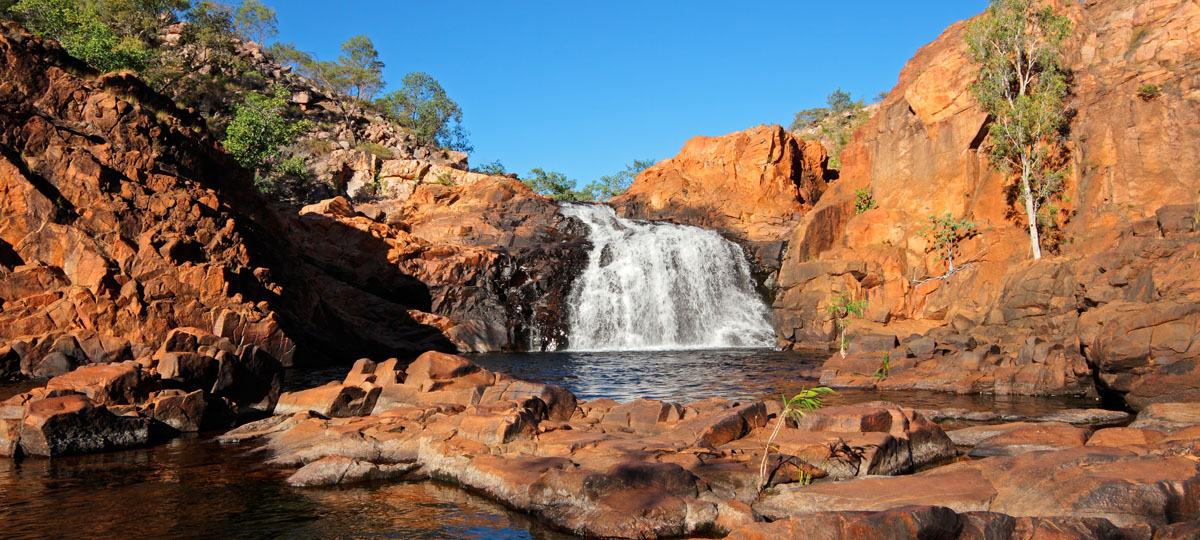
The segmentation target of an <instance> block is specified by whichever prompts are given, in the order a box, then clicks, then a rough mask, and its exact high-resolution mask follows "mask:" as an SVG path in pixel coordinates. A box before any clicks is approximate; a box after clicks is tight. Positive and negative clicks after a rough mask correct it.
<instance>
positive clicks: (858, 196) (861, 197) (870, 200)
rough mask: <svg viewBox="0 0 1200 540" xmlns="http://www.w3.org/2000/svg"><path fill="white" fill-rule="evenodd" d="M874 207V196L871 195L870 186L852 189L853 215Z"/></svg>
mask: <svg viewBox="0 0 1200 540" xmlns="http://www.w3.org/2000/svg"><path fill="white" fill-rule="evenodd" d="M875 207H876V204H875V198H874V197H872V196H871V190H870V188H865V187H862V188H858V189H856V190H854V214H855V215H858V214H861V213H863V212H866V211H867V210H870V209H872V208H875Z"/></svg>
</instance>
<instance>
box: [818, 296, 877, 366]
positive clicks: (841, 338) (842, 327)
mask: <svg viewBox="0 0 1200 540" xmlns="http://www.w3.org/2000/svg"><path fill="white" fill-rule="evenodd" d="M866 309H867V301H866V300H854V297H852V296H846V295H844V294H843V295H840V296H838V297H837V298H833V299H831V300H830V301H829V305H828V306H825V313H828V314H829V316H831V317H833V323H834V325H836V326H837V329H838V351H840V352H841V353H842V358H845V357H846V348H847V347H849V346H850V339H849V338H848V337H847V336H846V327H847V326H849V322H847V321H846V318H847V317H849V316H851V315H854V316H855V317H858V318H860V319H861V318H862V316H863V313H865V312H866Z"/></svg>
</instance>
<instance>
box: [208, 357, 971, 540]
mask: <svg viewBox="0 0 1200 540" xmlns="http://www.w3.org/2000/svg"><path fill="white" fill-rule="evenodd" d="M284 403H287V404H289V405H288V407H287V408H282V405H283V404H284ZM280 404H281V408H277V409H276V412H277V413H280V414H278V415H277V416H274V417H272V418H269V419H265V420H262V421H259V422H256V423H252V424H247V425H245V426H242V427H241V428H238V429H235V430H233V431H231V432H229V433H227V434H226V435H224V436H223V437H222V440H225V441H228V442H235V441H242V440H247V439H257V440H259V444H260V445H261V446H262V447H263V448H264V449H266V450H267V452H268V455H269V456H270V457H269V460H270V462H271V463H273V464H275V465H277V466H289V467H300V468H299V470H298V471H297V472H296V473H295V474H294V475H292V477H291V478H290V479H289V482H291V483H293V484H296V485H328V484H333V483H349V482H356V481H368V480H372V479H378V478H381V477H383V476H391V475H393V474H402V473H400V472H396V471H405V473H406V474H408V475H409V476H408V477H409V478H425V477H434V478H438V479H441V480H445V481H450V482H454V483H457V484H459V485H462V486H465V487H467V488H470V489H472V490H474V491H477V492H479V493H483V494H485V495H487V496H489V497H491V498H494V499H496V500H499V501H501V502H503V503H505V504H507V505H509V506H512V507H515V508H518V509H521V510H524V511H527V512H530V513H532V514H534V515H536V516H538V517H540V518H542V519H545V520H546V521H549V522H550V523H552V524H554V525H555V526H557V527H560V528H563V529H566V530H568V531H571V532H574V533H575V534H582V535H587V536H601V537H617V538H659V537H671V536H681V535H691V534H696V533H699V532H703V531H729V530H731V529H733V528H735V527H737V526H740V525H743V524H745V523H748V522H752V521H754V520H756V519H757V518H756V516H755V514H754V512H753V511H751V510H750V507H749V506H748V505H749V504H750V503H752V502H753V501H754V500H755V498H756V497H757V496H758V493H759V490H758V489H757V485H758V482H759V474H760V473H759V466H760V463H761V462H762V458H763V451H764V448H765V447H766V440H767V438H768V436H769V432H770V429H769V427H768V422H770V421H772V417H771V416H770V414H769V412H768V410H769V409H768V404H765V403H762V402H755V403H749V404H739V403H731V402H728V401H725V400H720V399H710V400H704V401H698V402H693V403H687V404H676V403H667V402H662V401H655V400H645V399H639V400H635V401H632V402H629V403H616V402H613V401H612V400H605V399H601V400H596V401H593V402H577V401H576V399H575V397H574V396H573V395H571V393H570V392H568V391H567V390H565V389H563V388H560V387H556V386H551V385H542V384H533V383H529V382H525V381H520V380H514V379H512V378H510V377H508V376H506V375H503V374H499V373H493V372H490V371H488V370H485V369H482V368H480V367H479V366H477V365H475V364H472V363H471V362H469V361H467V360H465V359H463V358H460V357H457V356H453V355H446V354H441V353H437V352H429V353H426V354H424V355H422V356H421V357H419V358H418V359H417V360H415V361H414V362H413V363H411V364H409V365H408V367H407V368H404V369H400V368H399V366H398V365H397V363H396V361H395V360H388V361H385V362H381V363H378V364H376V363H374V362H372V361H370V360H366V359H363V360H360V361H359V362H358V363H357V364H356V365H355V366H354V367H353V368H352V369H351V371H350V374H349V375H347V377H346V380H345V381H344V382H343V383H341V384H337V383H333V384H330V385H326V386H322V387H318V388H314V389H310V390H304V391H300V392H297V393H294V394H284V395H283V396H282V397H281V398H280ZM771 405H772V406H773V407H777V406H776V405H775V404H771ZM775 412H778V411H775ZM781 433H782V434H781V435H780V436H779V437H778V438H777V440H776V443H777V444H778V446H777V447H775V448H773V449H772V450H771V452H770V457H769V459H767V461H766V463H767V477H766V479H765V480H766V482H767V483H769V484H770V485H775V486H780V485H788V484H794V483H796V482H798V481H799V478H800V474H799V473H800V472H801V471H803V472H805V473H806V474H807V475H809V477H812V478H815V477H833V478H850V477H856V476H864V475H886V474H899V473H903V472H909V471H912V470H914V469H916V468H919V467H922V466H927V465H929V464H931V463H936V462H938V461H941V460H944V459H947V458H950V457H953V456H954V454H955V450H954V448H953V445H952V444H951V443H950V440H949V439H948V438H947V437H946V435H945V433H943V432H942V431H941V429H940V428H939V427H937V426H936V425H935V424H933V423H931V422H928V421H926V420H925V419H924V418H922V417H921V416H920V415H919V414H916V413H914V412H913V411H910V410H906V409H902V408H900V407H897V406H895V405H892V404H888V403H869V404H861V405H857V406H853V407H835V408H830V409H827V410H822V411H818V413H815V414H813V415H811V416H810V417H809V418H807V419H806V420H805V422H804V423H802V424H800V425H798V426H787V427H785V428H783V429H782V430H781Z"/></svg>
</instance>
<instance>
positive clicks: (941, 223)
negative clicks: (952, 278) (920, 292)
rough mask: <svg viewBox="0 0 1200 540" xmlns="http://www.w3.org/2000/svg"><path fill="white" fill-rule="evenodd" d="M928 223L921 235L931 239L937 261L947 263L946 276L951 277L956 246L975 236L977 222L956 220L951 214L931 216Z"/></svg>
mask: <svg viewBox="0 0 1200 540" xmlns="http://www.w3.org/2000/svg"><path fill="white" fill-rule="evenodd" d="M928 221H929V224H928V225H926V226H925V227H924V228H923V229H921V233H922V234H924V235H925V236H927V237H928V238H929V240H930V244H932V248H933V250H934V251H936V252H937V253H938V256H937V260H939V261H946V265H947V266H946V275H950V274H951V273H953V272H954V254H955V252H956V250H957V246H956V244H957V243H958V242H959V241H960V240H963V239H965V238H968V237H970V236H972V235H974V234H975V222H973V221H967V220H965V219H955V218H954V216H952V215H951V214H950V212H946V213H945V214H944V215H942V216H938V215H936V214H935V215H931V216H929V218H928Z"/></svg>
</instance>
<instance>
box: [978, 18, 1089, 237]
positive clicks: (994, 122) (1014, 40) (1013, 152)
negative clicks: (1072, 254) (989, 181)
mask: <svg viewBox="0 0 1200 540" xmlns="http://www.w3.org/2000/svg"><path fill="white" fill-rule="evenodd" d="M1034 3H1035V2H1034V0H992V5H991V7H989V8H988V11H987V12H986V13H985V14H984V15H983V16H981V17H980V18H978V19H976V20H975V21H973V22H972V23H971V24H970V26H969V27H968V29H967V44H968V46H969V48H970V57H971V60H972V61H973V62H975V63H976V64H977V65H978V66H979V77H978V80H976V82H974V83H972V84H971V92H972V94H973V95H974V96H975V99H976V100H977V101H978V102H979V105H980V106H981V107H983V110H984V111H986V112H987V113H988V114H989V115H991V124H990V126H989V127H988V135H989V136H990V142H991V148H990V150H989V156H990V158H991V161H992V164H993V166H994V167H996V168H997V169H999V170H1000V171H1001V172H1005V173H1010V174H1020V178H1021V195H1020V198H1021V200H1022V202H1024V203H1025V217H1026V219H1028V221H1029V242H1030V245H1031V247H1032V249H1033V258H1034V259H1040V258H1041V257H1042V247H1041V242H1040V240H1039V238H1038V227H1039V225H1048V224H1052V223H1053V221H1052V220H1053V214H1054V207H1053V204H1052V202H1053V201H1054V200H1055V198H1056V197H1058V196H1060V193H1061V191H1062V179H1063V174H1064V172H1065V171H1063V170H1062V169H1061V168H1056V167H1054V166H1053V163H1052V160H1051V157H1052V153H1053V151H1054V150H1055V149H1056V148H1058V143H1059V141H1060V139H1061V137H1062V131H1063V130H1064V128H1065V127H1066V125H1067V116H1066V107H1065V105H1064V100H1065V99H1066V96H1067V77H1066V72H1065V69H1064V68H1063V66H1062V64H1061V57H1062V52H1061V50H1060V49H1061V45H1062V43H1063V41H1064V40H1066V38H1067V36H1068V35H1069V34H1070V31H1071V22H1070V20H1068V19H1067V18H1066V17H1063V16H1060V15H1058V14H1056V13H1055V12H1054V10H1053V9H1052V8H1051V7H1048V6H1047V7H1036V6H1035V5H1034ZM1048 203H1051V204H1048Z"/></svg>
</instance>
